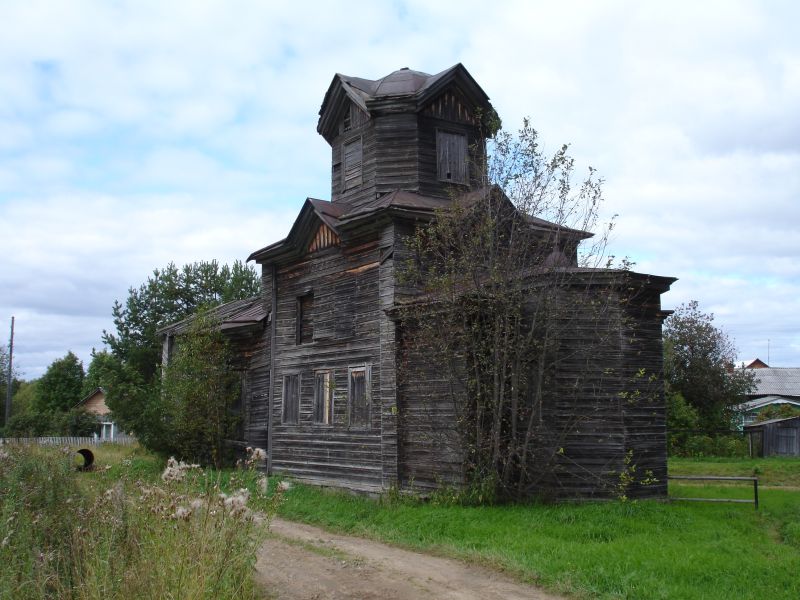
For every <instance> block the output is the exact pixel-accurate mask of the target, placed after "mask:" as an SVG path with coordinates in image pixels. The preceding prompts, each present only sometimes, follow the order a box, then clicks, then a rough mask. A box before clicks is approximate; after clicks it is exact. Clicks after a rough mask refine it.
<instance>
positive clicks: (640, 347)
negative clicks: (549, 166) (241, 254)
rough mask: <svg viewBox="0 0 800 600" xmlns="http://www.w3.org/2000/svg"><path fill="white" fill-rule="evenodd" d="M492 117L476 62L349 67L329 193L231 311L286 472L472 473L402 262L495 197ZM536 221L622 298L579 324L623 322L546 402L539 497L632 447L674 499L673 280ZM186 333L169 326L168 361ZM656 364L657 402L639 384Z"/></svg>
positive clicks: (253, 440)
mask: <svg viewBox="0 0 800 600" xmlns="http://www.w3.org/2000/svg"><path fill="white" fill-rule="evenodd" d="M493 114H494V109H493V107H492V105H491V103H490V101H489V97H488V96H487V95H486V93H485V92H484V91H483V90H482V89H481V87H480V86H479V85H478V83H477V82H476V81H475V80H474V79H473V78H472V76H471V75H470V74H469V73H468V72H467V70H466V69H465V68H464V67H463V66H462V65H461V64H458V65H455V66H454V67H452V68H449V69H447V70H445V71H442V72H441V73H438V74H436V75H428V74H426V73H421V72H418V71H413V70H410V69H400V70H398V71H395V72H393V73H391V74H389V75H387V76H386V77H383V78H381V79H378V80H369V79H363V78H358V77H348V76H345V75H340V74H337V75H336V76H334V78H333V81H332V82H331V84H330V86H329V88H328V90H327V92H326V94H325V97H324V99H323V102H322V107H321V109H320V116H319V122H318V126H317V131H318V132H319V134H320V135H322V136H323V138H324V139H325V140H326V141H327V142H328V143H329V144H330V146H331V165H330V168H331V199H330V200H329V201H328V200H318V199H313V198H309V199H307V200H306V201H305V202H304V204H303V206H302V208H301V209H300V212H299V214H298V216H297V219H296V220H295V222H294V224H293V226H292V227H291V229H290V231H289V232H288V234H287V236H286V238H285V239H283V240H280V241H278V242H275V243H273V244H270V245H268V246H266V247H264V248H261V249H259V250H256V251H255V252H253V253H252V254H251V255H250V257H249V258H248V260H252V261H255V262H256V263H258V264H259V265H260V266H261V269H262V295H261V297H260V298H254V299H250V300H247V301H239V304H236V303H231V304H229V305H225V306H223V307H220V308H218V309H217V311H218V317H219V318H220V321H221V323H222V328H223V330H224V331H227V332H229V333H230V335H231V339H232V340H233V342H234V348H235V351H236V355H237V360H236V364H235V365H234V368H237V369H239V370H240V371H241V373H242V383H243V386H242V387H243V393H242V406H241V411H242V415H243V427H242V433H241V438H242V439H241V440H240V441H241V443H242V444H248V445H251V446H260V447H265V448H266V449H267V453H268V468H269V470H270V471H272V472H275V473H285V474H287V475H290V476H292V477H295V478H297V479H298V480H302V481H306V482H311V483H315V484H320V485H330V486H336V487H345V488H349V489H352V490H358V491H363V492H382V491H386V490H388V489H391V488H400V489H415V490H425V489H430V488H433V487H436V486H438V485H442V484H453V485H458V484H460V483H462V482H463V481H464V477H465V473H464V466H463V465H464V460H463V452H461V451H459V449H458V448H455V449H454V448H452V447H449V446H448V447H445V446H443V445H441V444H439V443H438V442H437V437H436V436H433V435H429V434H430V433H431V432H437V431H438V432H445V434H446V433H447V432H450V433H452V432H453V431H455V419H454V415H453V412H452V410H450V409H449V408H448V402H447V400H446V398H447V394H448V390H447V389H446V388H447V385H446V384H445V382H443V381H442V379H441V377H438V376H437V373H436V372H435V369H434V366H432V365H431V364H429V363H428V362H427V361H426V359H425V357H423V356H422V355H421V354H419V353H418V352H417V351H416V346H415V345H414V344H411V343H410V342H409V341H410V340H413V338H414V336H415V335H416V333H415V331H416V330H415V329H414V326H413V324H412V323H410V322H407V321H406V320H405V319H404V317H403V311H402V310H401V308H402V306H403V304H404V302H407V301H408V300H409V298H410V297H413V290H409V289H407V287H406V286H404V285H403V284H402V283H401V282H400V281H398V273H399V271H400V269H401V268H402V266H403V264H404V261H406V260H407V259H408V257H409V248H408V239H409V236H411V235H413V232H414V230H415V228H416V227H419V226H420V225H421V224H424V223H426V222H428V221H430V219H432V218H433V217H434V215H435V214H436V212H437V211H440V210H443V209H446V208H447V207H448V206H450V205H451V203H452V202H454V201H456V199H457V198H459V197H461V198H466V199H468V200H469V199H470V198H473V200H474V198H477V197H481V195H483V196H485V195H486V193H496V192H486V191H485V189H483V188H482V187H481V186H482V183H481V181H480V178H479V176H478V173H477V172H476V169H473V168H471V167H470V165H471V164H475V163H480V161H481V160H484V158H485V157H484V156H483V154H482V153H483V152H484V151H485V150H484V149H485V139H486V137H487V135H488V134H487V131H488V130H489V128H488V127H487V126H486V119H488V118H490V116H491V115H493ZM454 192H455V194H454ZM470 194H472V196H470ZM473 200H470V201H473ZM529 222H530V227H531V231H535V232H538V233H537V235H540V237H541V239H546V240H551V243H552V245H553V255H554V256H555V257H556V258H555V259H554V261H555V262H556V263H557V264H558V267H559V268H560V269H561V271H562V272H569V273H573V274H574V275H575V277H574V279H573V281H574V284H573V287H575V288H578V287H580V288H581V290H582V291H585V290H587V289H588V290H590V291H591V293H593V294H596V295H597V297H602V298H603V300H604V302H605V303H606V304H607V305H608V306H610V307H611V310H608V311H607V312H605V313H604V316H603V317H602V318H603V321H602V322H601V323H599V324H597V323H593V324H592V328H591V329H592V331H588V329H589V328H588V327H581V326H579V325H575V328H574V331H573V332H572V333H571V335H570V336H569V337H570V341H569V343H570V344H573V345H574V347H575V348H578V349H580V348H581V345H582V344H584V342H585V347H586V348H588V346H589V339H590V338H591V337H592V336H596V332H597V330H598V328H599V329H600V330H602V331H604V332H605V333H606V334H607V335H605V336H604V340H605V341H604V347H603V349H602V351H601V352H598V351H595V350H593V351H592V353H591V354H592V355H591V356H590V357H586V356H583V357H582V361H580V362H579V361H577V360H574V361H572V362H570V360H563V361H561V363H560V364H561V366H560V367H559V369H560V371H559V372H557V373H556V374H555V377H556V379H559V381H563V382H564V383H563V389H564V394H563V396H561V397H559V398H558V399H554V401H553V402H552V403H551V404H550V405H547V406H544V407H543V409H542V411H543V413H542V414H543V417H542V419H543V425H542V427H543V428H544V429H548V428H549V430H550V431H558V432H559V433H560V435H559V436H558V440H557V441H556V442H554V443H553V444H552V448H551V450H552V452H551V455H550V457H549V458H548V460H547V461H545V462H547V465H546V466H545V465H542V467H541V468H542V470H543V476H542V477H541V479H540V484H539V485H540V488H539V489H537V490H533V493H539V492H542V493H547V494H550V495H555V496H607V495H609V494H611V493H613V492H612V487H613V485H614V482H615V481H618V480H619V475H620V473H621V472H623V471H624V470H625V469H626V468H627V467H628V465H629V464H630V457H631V456H633V457H634V460H635V463H636V466H637V468H638V469H639V470H640V472H645V471H647V472H650V473H651V474H652V479H653V481H652V482H651V483H652V485H651V486H649V487H648V488H642V489H640V490H638V491H636V492H635V494H636V495H664V494H665V493H666V423H665V413H664V401H663V385H662V381H661V372H662V340H661V323H662V320H663V318H664V317H665V316H666V314H667V313H665V312H663V311H662V310H661V305H660V295H661V294H662V293H664V292H665V291H667V290H668V289H669V286H670V284H671V283H672V282H673V281H674V279H672V278H666V277H656V276H651V275H645V274H638V273H633V272H628V271H626V272H619V271H612V270H607V269H581V268H579V267H578V264H577V247H578V244H579V243H580V241H581V240H582V239H584V238H586V237H588V236H589V235H591V234H588V233H585V232H579V231H571V230H570V231H568V230H564V229H559V228H558V227H556V226H555V225H553V224H550V223H547V222H546V221H542V220H540V219H534V218H531V219H530V221H529ZM554 264H555V263H554ZM531 285H532V287H531V290H532V291H531V294H535V292H534V291H533V290H534V288H535V285H534V284H533V283H532V284H531ZM573 316H574V317H575V319H574V320H575V322H576V323H578V322H579V321H580V317H581V315H579V314H576V315H573ZM184 329H185V323H184V324H183V325H176V326H172V327H168V328H166V329H165V330H163V333H164V348H165V350H164V357H165V360H168V358H169V354H170V351H171V348H172V343H173V340H174V337H175V335H180V333H181V332H182V330H184ZM586 353H588V350H587V351H586V352H585V353H584V354H586ZM574 354H575V355H577V354H580V350H579V351H578V352H576V353H574ZM587 372H588V374H589V376H584V374H585V373H587ZM579 373H580V374H581V375H580V376H579V375H578V374H579ZM643 373H646V374H647V375H648V383H649V389H650V393H649V394H648V396H647V399H644V397H639V395H638V388H636V384H635V383H631V382H632V381H633V380H634V379H635V378H636V377H637V376H640V375H641V374H643ZM578 381H580V382H581V383H580V385H578V384H577V383H576V382H578ZM568 388H569V389H568ZM545 470H546V471H547V473H544V471H545ZM587 474H588V476H587Z"/></svg>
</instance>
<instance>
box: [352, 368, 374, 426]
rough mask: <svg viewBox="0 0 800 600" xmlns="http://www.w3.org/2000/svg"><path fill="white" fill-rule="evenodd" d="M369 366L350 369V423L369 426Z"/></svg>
mask: <svg viewBox="0 0 800 600" xmlns="http://www.w3.org/2000/svg"><path fill="white" fill-rule="evenodd" d="M369 371H370V369H369V367H358V368H354V369H350V381H349V385H348V400H349V409H350V410H349V413H350V425H351V426H353V427H368V426H369Z"/></svg>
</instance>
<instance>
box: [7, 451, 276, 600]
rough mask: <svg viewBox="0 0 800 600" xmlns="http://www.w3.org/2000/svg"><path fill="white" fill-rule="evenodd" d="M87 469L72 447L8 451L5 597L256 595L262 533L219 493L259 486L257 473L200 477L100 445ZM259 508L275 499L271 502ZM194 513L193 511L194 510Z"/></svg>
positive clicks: (144, 455) (135, 453) (143, 454)
mask: <svg viewBox="0 0 800 600" xmlns="http://www.w3.org/2000/svg"><path fill="white" fill-rule="evenodd" d="M95 457H96V459H95V465H96V468H95V469H94V470H92V471H89V472H77V471H76V469H75V462H74V460H73V455H72V453H71V452H70V451H66V452H64V451H62V450H60V449H47V448H38V447H30V448H24V447H3V448H0V564H2V565H3V568H2V569H0V598H14V599H27V598H31V599H33V598H37V599H38V598H58V599H62V598H63V599H76V600H77V599H81V600H83V599H86V600H91V599H98V600H99V599H101V598H102V599H104V600H105V599H109V598H110V599H114V598H119V599H122V598H126V599H127V598H171V599H175V600H177V599H189V598H192V599H195V598H197V599H199V598H208V599H211V598H214V599H216V598H230V599H233V598H237V599H238V598H245V599H246V598H256V597H258V596H259V595H260V593H259V590H257V589H256V587H255V584H254V581H253V565H254V562H255V553H256V550H257V549H258V547H259V546H260V543H261V540H262V539H263V535H264V528H263V526H262V525H260V524H259V523H258V522H256V521H254V520H252V519H250V518H249V516H248V513H247V510H246V509H240V508H239V507H238V506H236V507H235V506H232V505H230V504H226V503H225V502H224V498H221V497H219V493H220V492H221V491H223V490H225V489H226V487H225V486H226V485H227V486H230V487H234V488H235V489H238V488H240V487H245V486H246V487H249V488H251V489H255V488H256V487H257V485H256V481H257V475H256V474H255V473H253V472H252V471H228V472H226V473H225V477H224V479H225V484H224V485H220V482H221V481H222V479H223V478H222V476H221V475H220V474H218V473H209V472H204V471H200V470H191V471H189V473H188V474H187V475H186V477H185V478H184V479H183V480H180V481H172V482H163V481H162V480H161V477H160V474H161V472H162V470H163V468H164V464H163V461H162V460H159V459H158V458H156V457H154V456H153V455H151V454H148V453H147V452H144V451H143V450H141V449H139V448H137V447H132V448H120V447H115V446H101V447H99V448H97V449H96V451H95ZM260 500H261V503H262V505H264V504H265V503H267V500H266V499H265V498H261V499H260ZM190 509H191V510H190Z"/></svg>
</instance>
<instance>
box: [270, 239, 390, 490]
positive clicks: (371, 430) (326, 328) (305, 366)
mask: <svg viewBox="0 0 800 600" xmlns="http://www.w3.org/2000/svg"><path fill="white" fill-rule="evenodd" d="M376 236H377V234H374V235H373V236H370V237H367V238H361V239H358V240H351V241H350V242H346V243H345V245H343V246H338V247H332V248H328V249H325V250H322V251H319V252H317V253H313V254H309V255H307V256H306V257H305V258H304V259H303V260H301V261H299V262H296V263H292V264H290V265H287V266H283V267H278V270H277V314H276V315H275V327H276V330H275V347H274V353H275V360H274V373H275V375H274V381H272V383H271V392H272V408H271V410H272V414H271V416H272V442H271V448H272V457H271V460H272V468H273V470H274V471H276V472H285V473H289V474H291V475H293V476H294V477H297V478H300V479H303V480H307V481H311V482H315V483H320V484H326V485H337V486H346V487H349V488H352V489H360V490H365V491H377V490H380V489H382V482H383V479H384V474H383V462H382V442H381V421H382V414H381V408H380V407H381V401H380V398H381V385H382V369H381V356H380V332H381V320H382V315H383V313H382V312H381V306H380V300H379V287H380V281H379V279H380V262H379V244H378V241H379V240H378V239H377V237H376ZM309 292H311V293H313V294H314V307H313V313H312V316H311V318H312V324H313V330H314V331H313V341H312V342H310V343H305V344H297V343H296V342H297V338H296V329H295V317H296V306H297V302H296V299H297V298H298V297H299V296H302V295H304V294H307V293H309ZM365 365H366V366H368V367H370V374H371V377H370V382H369V389H368V398H369V404H370V413H369V415H370V416H369V425H368V426H367V427H351V426H350V425H349V420H348V385H349V370H350V369H351V368H353V367H359V366H365ZM317 371H329V372H331V374H332V381H333V422H332V423H331V424H319V423H314V421H313V398H314V373H315V372H317ZM292 374H299V376H300V405H299V418H298V423H297V424H288V423H286V424H285V423H282V422H281V418H282V406H283V404H282V403H283V378H284V376H285V375H292Z"/></svg>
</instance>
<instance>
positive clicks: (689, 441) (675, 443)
mask: <svg viewBox="0 0 800 600" xmlns="http://www.w3.org/2000/svg"><path fill="white" fill-rule="evenodd" d="M667 449H668V451H669V455H670V456H681V457H687V458H703V457H709V456H718V457H745V456H748V454H749V447H748V444H747V439H746V438H745V437H743V436H740V435H735V434H731V435H715V436H711V435H705V434H703V435H691V434H689V433H686V432H678V433H671V434H670V435H669V436H668V448H667Z"/></svg>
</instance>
